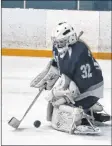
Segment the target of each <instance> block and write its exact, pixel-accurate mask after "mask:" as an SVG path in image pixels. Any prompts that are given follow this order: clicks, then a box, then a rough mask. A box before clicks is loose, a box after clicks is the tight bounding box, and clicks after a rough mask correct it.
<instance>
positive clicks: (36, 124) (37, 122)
mask: <svg viewBox="0 0 112 146" xmlns="http://www.w3.org/2000/svg"><path fill="white" fill-rule="evenodd" d="M33 125H34V126H35V127H36V128H38V127H40V125H41V122H40V121H38V120H36V121H35V122H34V124H33Z"/></svg>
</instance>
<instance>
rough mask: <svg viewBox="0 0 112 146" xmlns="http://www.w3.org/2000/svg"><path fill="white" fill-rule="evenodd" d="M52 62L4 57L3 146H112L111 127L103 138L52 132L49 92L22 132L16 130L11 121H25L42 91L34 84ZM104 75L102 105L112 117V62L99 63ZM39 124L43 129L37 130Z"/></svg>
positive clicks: (22, 126) (27, 120)
mask: <svg viewBox="0 0 112 146" xmlns="http://www.w3.org/2000/svg"><path fill="white" fill-rule="evenodd" d="M49 60H50V58H30V57H5V56H4V57H2V144H3V145H110V144H111V126H110V123H107V126H106V127H101V130H102V133H101V135H100V136H89V135H86V136H82V135H70V134H68V133H64V132H59V131H56V130H54V129H52V128H51V126H50V123H48V122H47V121H46V107H47V101H46V100H45V96H46V91H44V92H43V93H42V94H41V96H40V97H39V98H38V100H37V102H36V103H35V104H34V106H33V107H32V109H31V111H30V112H29V113H28V115H27V116H26V117H25V119H24V121H23V122H22V123H21V125H20V129H19V130H17V131H16V130H14V129H13V128H12V127H10V126H9V125H8V121H9V120H10V119H11V118H12V117H13V116H14V117H16V118H17V119H19V120H20V119H21V118H22V116H23V114H24V112H25V111H26V109H27V108H28V106H29V105H30V103H31V102H32V100H33V99H34V98H35V96H36V94H37V93H38V89H35V88H31V87H30V82H31V81H32V79H34V77H35V76H36V75H37V74H38V73H39V72H41V71H42V70H43V69H44V67H45V66H46V64H47V63H48V61H49ZM98 62H99V64H100V65H101V68H102V70H103V75H104V81H105V86H104V98H103V99H101V100H100V103H101V104H103V105H104V107H105V110H106V111H107V113H109V114H111V61H104V60H98ZM35 120H40V121H41V123H42V124H41V126H40V127H39V128H38V129H36V128H34V126H33V122H34V121H35Z"/></svg>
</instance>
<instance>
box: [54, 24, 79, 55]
mask: <svg viewBox="0 0 112 146" xmlns="http://www.w3.org/2000/svg"><path fill="white" fill-rule="evenodd" d="M51 40H52V42H53V45H54V46H55V47H56V48H57V49H58V52H59V53H63V52H65V51H66V50H68V48H69V47H68V46H69V45H72V44H74V43H75V42H76V37H75V31H74V28H73V27H72V26H71V25H70V24H68V23H67V22H62V23H59V24H58V26H57V27H56V28H55V29H54V30H53V32H52V36H51Z"/></svg>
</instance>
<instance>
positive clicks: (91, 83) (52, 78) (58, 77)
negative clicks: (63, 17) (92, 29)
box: [31, 22, 110, 133]
mask: <svg viewBox="0 0 112 146" xmlns="http://www.w3.org/2000/svg"><path fill="white" fill-rule="evenodd" d="M51 39H52V43H53V54H54V59H52V60H51V61H50V62H49V64H48V66H47V67H46V69H45V70H44V71H43V72H42V73H40V74H39V75H38V76H37V77H36V78H35V79H34V80H33V81H32V82H31V87H37V88H41V87H42V86H44V85H45V84H46V90H49V91H48V92H49V94H48V96H47V97H46V99H47V101H48V108H47V120H48V121H51V124H52V127H53V128H55V129H57V130H60V131H65V132H69V133H99V128H97V127H96V125H95V124H94V123H95V121H99V122H105V121H108V120H110V116H109V115H108V114H103V113H101V111H103V107H102V105H100V104H99V103H98V100H99V99H100V98H102V97H103V76H102V71H101V69H100V66H99V64H98V62H97V61H96V60H95V59H94V57H93V56H92V54H91V51H90V50H89V47H88V46H87V44H86V43H84V42H83V41H82V40H80V39H79V37H77V35H76V33H75V31H74V28H73V27H72V26H71V25H69V24H68V23H66V22H62V23H59V24H58V26H57V27H56V29H54V30H53V33H52V37H51Z"/></svg>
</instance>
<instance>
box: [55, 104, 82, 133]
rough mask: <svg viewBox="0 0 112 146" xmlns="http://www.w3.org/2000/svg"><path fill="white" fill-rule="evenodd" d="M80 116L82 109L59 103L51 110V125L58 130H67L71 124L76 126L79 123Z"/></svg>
mask: <svg viewBox="0 0 112 146" xmlns="http://www.w3.org/2000/svg"><path fill="white" fill-rule="evenodd" d="M82 117H83V109H81V108H77V107H71V106H68V105H61V106H60V107H59V108H54V110H53V115H52V127H53V128H55V129H57V130H60V131H65V132H69V131H70V130H71V128H72V125H73V124H75V125H76V126H78V125H80V124H81V120H82Z"/></svg>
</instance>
